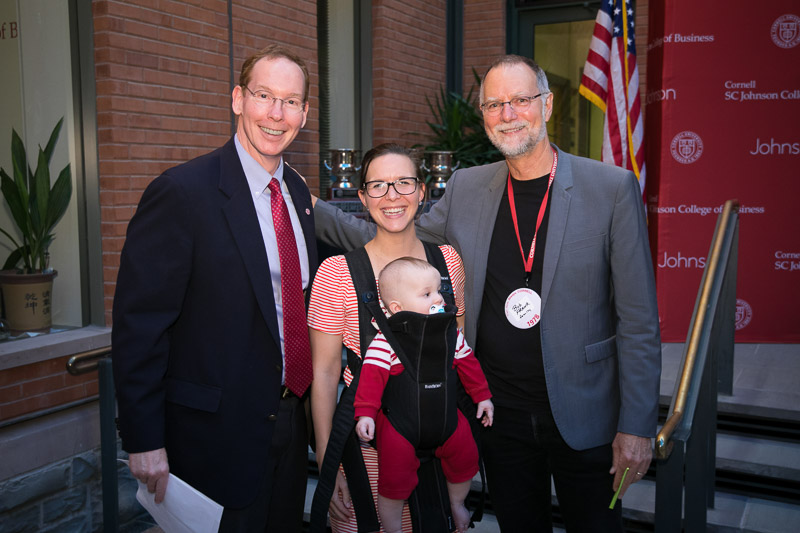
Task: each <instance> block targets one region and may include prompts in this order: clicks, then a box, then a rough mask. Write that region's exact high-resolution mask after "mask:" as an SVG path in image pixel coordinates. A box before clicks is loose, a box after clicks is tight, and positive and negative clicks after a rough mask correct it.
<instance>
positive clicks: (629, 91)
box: [579, 0, 645, 193]
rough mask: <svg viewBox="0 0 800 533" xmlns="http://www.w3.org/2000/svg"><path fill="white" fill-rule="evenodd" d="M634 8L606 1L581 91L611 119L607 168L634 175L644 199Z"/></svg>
mask: <svg viewBox="0 0 800 533" xmlns="http://www.w3.org/2000/svg"><path fill="white" fill-rule="evenodd" d="M632 4H633V0H603V3H602V6H601V7H600V10H599V11H598V12H597V19H596V21H595V25H594V33H593V35H592V44H591V45H590V46H589V57H587V58H586V65H584V67H583V77H582V78H581V86H580V89H579V91H580V93H581V94H582V95H583V96H585V97H586V98H588V99H589V101H591V102H592V103H593V104H595V105H596V106H597V107H599V108H600V109H602V110H603V113H605V115H606V118H605V125H604V127H603V162H604V163H611V164H614V165H616V166H618V167H623V168H627V169H628V170H632V171H633V172H634V173H635V174H636V177H637V178H639V186H640V187H641V189H642V192H643V193H644V181H645V167H644V147H643V146H642V144H643V143H642V138H643V136H644V124H643V123H642V107H641V100H640V98H639V69H638V68H637V67H636V45H635V44H634V31H633V5H632Z"/></svg>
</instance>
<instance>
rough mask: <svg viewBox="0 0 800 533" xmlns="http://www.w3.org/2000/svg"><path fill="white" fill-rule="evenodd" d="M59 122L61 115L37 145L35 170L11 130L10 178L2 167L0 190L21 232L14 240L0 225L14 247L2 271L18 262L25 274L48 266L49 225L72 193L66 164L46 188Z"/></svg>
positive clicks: (50, 228) (53, 223)
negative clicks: (47, 134) (47, 136)
mask: <svg viewBox="0 0 800 533" xmlns="http://www.w3.org/2000/svg"><path fill="white" fill-rule="evenodd" d="M63 121H64V119H63V118H62V119H61V120H59V121H58V123H57V124H56V126H55V128H53V133H51V134H50V140H49V141H47V146H45V147H44V149H42V147H41V145H40V146H39V156H38V160H37V164H36V171H35V172H34V171H32V170H31V167H30V166H29V165H28V159H27V155H26V153H25V145H24V144H23V142H22V139H21V138H20V136H19V135H18V134H17V132H16V130H13V129H12V133H11V160H12V165H13V176H14V177H13V179H12V178H11V176H9V175H8V173H7V172H6V171H5V169H3V168H0V180H2V181H0V190H2V192H3V197H4V198H5V200H6V202H7V203H8V207H9V209H10V210H11V216H12V217H13V218H14V222H15V223H16V225H17V228H18V229H19V233H20V234H21V235H22V241H21V242H18V241H17V239H15V238H14V236H13V235H12V234H11V233H9V232H8V231H6V230H5V229H2V228H0V232H2V233H3V235H5V236H6V237H8V239H9V240H10V241H11V243H12V244H13V246H15V247H16V249H15V250H13V251H12V252H11V254H10V255H9V256H8V259H7V260H6V262H5V265H3V270H7V269H14V268H17V267H18V266H19V265H20V264H21V270H22V271H23V272H24V273H26V274H30V273H33V272H42V271H45V270H47V269H48V259H49V256H48V251H47V250H48V248H49V247H50V244H52V242H53V238H54V237H55V235H54V234H53V228H55V225H56V224H57V223H58V221H59V220H61V217H62V216H64V212H65V211H66V210H67V206H68V205H69V200H70V197H71V196H72V179H71V175H70V170H69V164H67V166H66V167H64V169H63V170H62V171H61V172H60V173H59V175H58V179H56V182H55V183H54V184H53V187H52V188H51V187H50V159H51V158H52V157H53V150H54V149H55V145H56V141H57V140H58V134H59V132H60V131H61V124H62V122H63Z"/></svg>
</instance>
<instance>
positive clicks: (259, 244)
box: [219, 138, 313, 347]
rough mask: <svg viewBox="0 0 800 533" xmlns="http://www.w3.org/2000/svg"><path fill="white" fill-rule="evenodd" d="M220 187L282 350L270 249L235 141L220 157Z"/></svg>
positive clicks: (260, 303) (259, 298)
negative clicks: (263, 234)
mask: <svg viewBox="0 0 800 533" xmlns="http://www.w3.org/2000/svg"><path fill="white" fill-rule="evenodd" d="M219 188H220V190H221V191H222V192H223V193H224V194H225V195H226V196H227V197H228V201H227V202H225V203H224V204H223V206H222V211H223V212H224V213H225V217H226V218H227V220H228V225H229V226H230V230H231V234H232V235H233V240H234V241H235V242H236V246H237V247H238V248H239V253H240V254H241V255H242V260H243V261H244V265H245V268H246V269H247V275H248V277H249V278H250V283H251V285H252V287H253V292H254V293H255V297H256V301H258V306H259V308H260V309H261V314H262V315H263V316H264V321H265V322H266V323H267V327H268V328H269V331H270V333H271V334H272V338H273V339H274V340H275V344H276V345H278V347H280V333H279V332H278V317H277V314H276V312H275V297H274V295H273V294H272V281H271V279H270V274H269V261H268V260H267V249H266V247H265V246H264V239H263V238H262V236H261V229H260V226H259V224H258V216H257V215H256V208H255V205H253V197H252V195H251V194H250V188H249V187H248V186H247V178H246V177H245V175H244V170H243V169H242V164H241V162H240V161H239V156H238V154H237V153H236V146H235V145H234V142H233V139H232V138H231V140H230V141H229V142H228V143H227V144H226V145H225V146H224V148H223V150H222V153H221V155H220V180H219ZM312 231H313V230H312Z"/></svg>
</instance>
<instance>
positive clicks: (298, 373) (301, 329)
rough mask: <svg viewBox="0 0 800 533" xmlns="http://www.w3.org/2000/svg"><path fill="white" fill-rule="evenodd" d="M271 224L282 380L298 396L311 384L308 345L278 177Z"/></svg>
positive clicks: (297, 264)
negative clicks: (276, 266) (278, 289)
mask: <svg viewBox="0 0 800 533" xmlns="http://www.w3.org/2000/svg"><path fill="white" fill-rule="evenodd" d="M269 191H270V203H271V204H272V223H273V225H274V226H275V237H276V238H277V240H278V255H279V256H280V261H281V301H282V302H283V346H284V351H285V359H284V367H285V369H286V375H285V383H286V386H287V387H288V388H289V390H290V391H292V392H293V393H295V394H296V395H297V396H302V395H303V393H305V391H306V389H307V388H308V386H309V385H310V384H311V377H312V370H311V345H310V344H309V341H308V326H307V325H306V308H305V302H304V300H303V281H302V279H301V274H300V257H299V255H298V253H297V243H296V241H295V239H294V229H293V228H292V221H291V219H290V218H289V210H288V209H287V208H286V202H284V201H283V193H282V192H281V186H280V184H279V183H278V180H277V179H275V178H272V181H270V182H269Z"/></svg>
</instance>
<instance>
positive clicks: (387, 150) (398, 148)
mask: <svg viewBox="0 0 800 533" xmlns="http://www.w3.org/2000/svg"><path fill="white" fill-rule="evenodd" d="M388 154H395V155H403V156H406V157H407V158H408V159H410V160H411V162H412V163H413V164H414V170H415V175H414V177H415V178H417V179H418V180H420V181H422V170H421V169H420V167H419V158H418V157H417V152H415V151H414V150H412V149H411V148H406V147H405V146H402V145H400V144H397V143H383V144H379V145H378V146H375V147H373V148H371V149H370V150H369V151H367V153H366V154H364V157H363V158H362V159H361V172H360V174H359V178H361V186H362V187H363V186H364V183H366V180H367V171H368V170H369V166H370V165H371V164H372V162H373V161H374V160H376V159H378V158H379V157H381V156H384V155H388ZM409 177H410V176H409Z"/></svg>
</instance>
